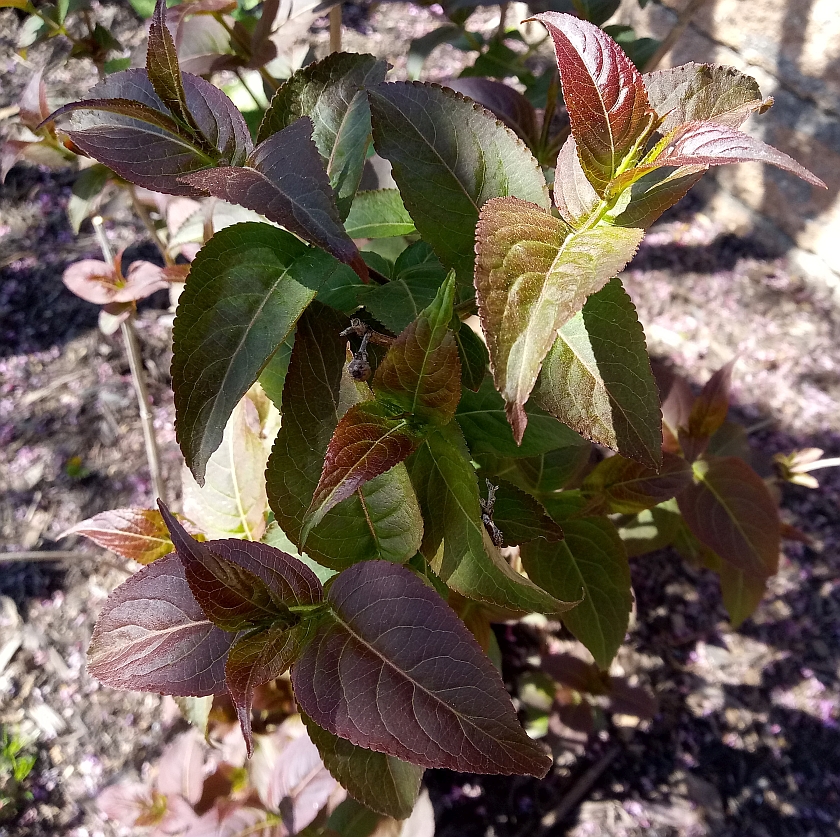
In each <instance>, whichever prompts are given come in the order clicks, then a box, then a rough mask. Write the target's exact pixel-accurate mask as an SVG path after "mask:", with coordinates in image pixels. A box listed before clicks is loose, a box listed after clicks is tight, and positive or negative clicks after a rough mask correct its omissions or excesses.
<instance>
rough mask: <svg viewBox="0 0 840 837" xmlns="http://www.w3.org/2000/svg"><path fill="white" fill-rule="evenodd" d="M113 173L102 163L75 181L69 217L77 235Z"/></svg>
mask: <svg viewBox="0 0 840 837" xmlns="http://www.w3.org/2000/svg"><path fill="white" fill-rule="evenodd" d="M110 176H111V171H110V169H108V167H107V166H103V165H102V164H100V163H97V164H96V165H93V166H90V167H89V168H86V169H82V171H80V172H79V175H78V177H77V178H76V179H75V180H74V181H73V190H72V194H71V195H70V200H69V201H68V203H67V217H68V219H69V220H70V226H71V227H72V228H73V232H74V233H76V235H78V234H79V227H80V226H81V224H82V221H84V220H85V218H87V217H88V215H90V213H91V211H92V207H93V206H94V204H95V203H96V199H97V198H98V197H99V196H100V195H101V194H102V190H103V189H104V188H105V185H106V184H107V183H108V178H109V177H110Z"/></svg>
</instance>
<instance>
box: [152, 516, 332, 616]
mask: <svg viewBox="0 0 840 837" xmlns="http://www.w3.org/2000/svg"><path fill="white" fill-rule="evenodd" d="M159 505H160V510H161V514H162V515H163V519H164V522H165V523H166V526H167V528H168V529H169V533H170V536H171V537H172V543H173V544H174V546H175V550H176V552H177V553H178V556H179V558H180V559H181V562H182V563H183V565H184V574H185V577H186V579H187V582H188V584H189V585H190V590H191V591H192V593H193V596H194V597H195V599H196V601H197V602H198V603H199V604H200V605H201V608H202V609H203V610H204V613H205V614H206V616H207V618H208V619H210V621H211V622H213V623H214V624H215V625H218V626H219V627H222V628H223V629H224V630H227V631H240V630H243V629H251V628H254V627H259V626H268V625H271V624H274V623H282V624H283V625H285V626H286V627H290V626H291V625H293V624H294V623H295V622H296V621H297V617H295V616H294V615H293V614H292V613H291V612H290V611H289V606H291V605H311V604H315V603H317V602H318V601H320V600H321V585H320V582H319V581H318V579H317V578H316V577H315V574H314V573H313V572H312V571H311V570H310V569H309V568H308V567H307V566H306V565H304V564H302V563H301V562H300V561H299V560H298V559H296V558H293V557H291V556H290V555H287V554H286V553H285V552H281V551H280V550H279V549H275V548H274V547H271V546H268V545H267V544H262V543H253V542H251V541H240V540H235V539H230V540H221V541H207V542H206V543H200V542H199V541H197V540H195V538H193V537H192V536H191V535H190V534H189V533H188V532H187V530H186V529H184V527H183V526H181V524H180V523H178V521H177V520H176V519H175V518H174V517H173V516H172V514H171V513H170V512H169V509H167V508H166V506H165V505H164V504H163V503H162V502H160V501H159Z"/></svg>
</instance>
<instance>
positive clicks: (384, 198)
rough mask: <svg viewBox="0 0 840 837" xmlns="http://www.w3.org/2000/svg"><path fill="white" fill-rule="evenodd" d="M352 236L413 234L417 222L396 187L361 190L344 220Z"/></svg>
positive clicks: (387, 236) (382, 236) (368, 236)
mask: <svg viewBox="0 0 840 837" xmlns="http://www.w3.org/2000/svg"><path fill="white" fill-rule="evenodd" d="M344 228H345V229H346V230H347V235H349V236H350V238H389V237H392V236H397V235H411V233H413V232H415V229H414V221H412V220H411V216H410V215H409V214H408V212H406V209H405V206H403V202H402V198H401V197H400V193H399V191H398V190H397V189H377V190H375V191H372V192H359V193H358V194H357V195H356V197H355V198H354V199H353V206H352V207H351V208H350V214H349V215H348V216H347V220H346V221H345V222H344Z"/></svg>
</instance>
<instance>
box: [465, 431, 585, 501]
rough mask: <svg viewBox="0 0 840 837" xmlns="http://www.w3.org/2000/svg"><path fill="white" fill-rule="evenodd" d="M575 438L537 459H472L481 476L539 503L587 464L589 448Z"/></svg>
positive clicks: (482, 456) (480, 456) (481, 456)
mask: <svg viewBox="0 0 840 837" xmlns="http://www.w3.org/2000/svg"><path fill="white" fill-rule="evenodd" d="M578 439H579V441H578V442H575V443H573V444H566V445H564V446H563V447H559V448H555V449H554V450H551V451H549V452H548V453H544V454H540V455H539V456H516V457H514V456H495V455H493V454H487V453H477V454H473V456H474V458H475V459H476V460H477V461H478V463H479V464H480V465H481V475H482V476H489V477H491V478H492V477H499V478H500V479H504V480H507V481H508V482H510V483H513V485H516V486H518V487H519V488H521V489H522V490H523V491H526V492H527V493H528V494H532V495H534V496H535V497H538V498H539V499H540V501H542V500H543V499H544V498H545V496H546V495H549V494H551V493H552V492H554V491H558V490H559V489H561V488H565V487H566V486H567V485H568V484H569V483H570V482H572V481H573V480H574V479H575V478H576V477H577V476H578V475H579V474H580V473H581V471H582V470H583V469H584V468H585V467H586V465H587V463H588V462H589V457H590V452H591V449H592V447H591V445H590V444H589V443H588V442H584V441H583V440H582V439H580V437H578ZM566 493H568V492H566Z"/></svg>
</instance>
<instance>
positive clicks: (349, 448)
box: [301, 350, 457, 543]
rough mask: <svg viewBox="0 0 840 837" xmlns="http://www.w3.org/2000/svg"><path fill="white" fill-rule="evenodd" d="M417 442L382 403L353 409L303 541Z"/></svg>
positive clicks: (339, 432)
mask: <svg viewBox="0 0 840 837" xmlns="http://www.w3.org/2000/svg"><path fill="white" fill-rule="evenodd" d="M456 351H457V350H456ZM417 442H418V437H417V436H416V435H415V433H414V432H413V431H412V429H411V427H410V425H409V422H408V419H407V418H405V417H396V418H394V417H393V415H391V414H390V413H389V412H388V411H387V410H385V409H384V408H383V406H382V405H381V404H380V403H379V402H377V401H366V402H363V403H361V404H356V405H355V406H353V407H351V408H350V409H349V410H348V411H347V412H346V413H345V414H344V416H343V417H342V419H341V421H339V423H338V426H337V427H336V428H335V432H334V433H333V437H332V439H330V444H329V447H328V448H327V453H326V457H325V459H324V468H323V470H322V471H321V479H320V480H319V481H318V485H317V486H316V488H315V493H314V494H313V495H312V502H311V503H310V505H309V510H308V511H307V513H306V518H305V524H304V527H303V531H302V533H301V542H302V543H303V541H305V540H306V536H307V535H308V534H309V531H310V530H311V529H312V528H313V527H314V526H317V525H318V524H319V523H320V522H321V521H322V520H323V519H324V515H325V514H326V513H327V512H328V511H329V510H330V509H331V508H333V507H334V506H336V505H338V504H339V503H340V502H341V501H342V500H346V499H347V498H348V497H350V496H351V495H353V494H354V493H355V492H356V490H357V489H359V488H361V486H363V485H364V484H365V483H366V482H369V481H370V480H372V479H373V478H374V477H378V476H379V475H380V474H384V473H385V472H386V471H389V470H390V469H391V468H393V467H394V466H395V465H398V464H399V463H400V462H402V461H403V460H404V459H406V457H408V456H409V454H411V452H412V451H413V450H414V448H415V447H416V445H417Z"/></svg>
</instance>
